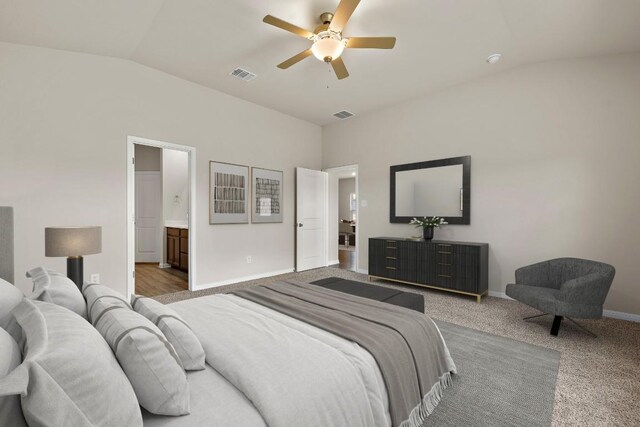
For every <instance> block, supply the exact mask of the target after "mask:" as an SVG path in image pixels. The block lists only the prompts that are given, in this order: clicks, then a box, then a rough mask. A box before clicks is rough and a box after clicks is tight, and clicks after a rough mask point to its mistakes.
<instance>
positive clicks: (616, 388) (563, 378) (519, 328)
mask: <svg viewBox="0 0 640 427" xmlns="http://www.w3.org/2000/svg"><path fill="white" fill-rule="evenodd" d="M331 276H336V277H342V278H345V279H350V280H360V281H367V276H366V275H363V274H359V273H355V272H352V271H347V270H340V269H337V268H320V269H316V270H310V271H306V272H302V273H289V274H284V275H280V276H274V277H269V278H265V279H259V280H253V281H248V282H241V283H237V284H233V285H227V286H221V287H218V288H212V289H206V290H203V291H197V292H190V291H183V292H176V293H173V294H168V295H161V296H159V297H155V298H156V299H157V300H158V301H161V302H163V303H171V302H175V301H180V300H183V299H188V298H196V297H200V296H204V295H210V294H214V293H226V292H231V291H235V290H239V289H242V288H246V287H250V286H255V285H259V284H262V283H268V282H273V281H276V280H283V279H295V280H301V281H306V282H311V281H314V280H319V279H323V278H326V277H331ZM374 283H376V284H378V285H381V286H387V287H391V288H397V289H402V290H405V291H408V292H417V293H422V294H424V295H425V306H426V310H425V311H426V313H427V314H428V315H430V316H431V317H432V318H434V319H436V320H440V321H445V322H450V323H454V324H457V325H461V326H465V327H468V328H473V329H477V330H480V331H483V332H487V333H491V334H495V335H499V336H503V337H507V338H511V339H514V340H519V341H523V342H525V343H529V344H533V345H537V346H542V347H546V348H549V349H552V350H557V351H559V352H560V354H561V357H560V368H559V371H558V379H557V384H556V392H555V399H554V406H553V416H552V423H551V424H552V425H553V426H640V405H638V401H640V324H638V323H633V322H626V321H623V320H616V319H609V318H604V319H600V320H584V321H582V322H581V323H582V324H583V325H584V326H586V327H587V328H589V329H591V330H592V331H593V332H595V333H596V334H597V335H598V338H592V337H591V336H589V335H587V334H585V333H584V332H582V331H580V330H579V329H578V328H577V327H575V326H574V325H572V324H571V323H570V322H563V324H562V328H561V329H560V334H559V336H558V337H553V336H551V335H549V329H550V328H551V317H550V316H546V317H541V318H538V319H535V320H534V321H530V322H525V321H523V320H522V318H523V317H525V316H530V315H533V314H537V313H536V311H535V310H534V309H532V308H530V307H527V306H525V305H523V304H520V303H518V302H516V301H511V300H506V299H501V298H493V297H486V298H483V300H482V303H481V304H477V303H476V302H475V298H470V297H464V296H459V295H456V294H451V293H446V292H441V291H435V290H433V291H432V290H429V289H423V288H418V287H414V286H404V285H399V284H392V283H391V282H384V281H375V282H374ZM496 357H498V358H499V355H496Z"/></svg>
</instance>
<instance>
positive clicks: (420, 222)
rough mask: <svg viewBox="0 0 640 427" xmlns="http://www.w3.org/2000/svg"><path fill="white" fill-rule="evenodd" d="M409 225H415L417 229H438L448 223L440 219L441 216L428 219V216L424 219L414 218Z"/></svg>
mask: <svg viewBox="0 0 640 427" xmlns="http://www.w3.org/2000/svg"><path fill="white" fill-rule="evenodd" d="M409 224H413V225H415V226H416V228H436V227H440V226H441V225H446V224H447V222H446V221H445V220H444V219H443V218H440V217H439V216H432V217H431V218H427V217H426V216H425V217H424V218H419V219H418V218H413V219H412V220H411V221H410V222H409Z"/></svg>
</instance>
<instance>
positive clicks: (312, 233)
mask: <svg viewBox="0 0 640 427" xmlns="http://www.w3.org/2000/svg"><path fill="white" fill-rule="evenodd" d="M327 182H328V174H327V173H326V172H322V171H316V170H311V169H303V168H296V270H297V271H304V270H310V269H312V268H318V267H326V266H327V246H326V245H327Z"/></svg>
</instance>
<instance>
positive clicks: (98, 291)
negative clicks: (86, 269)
mask: <svg viewBox="0 0 640 427" xmlns="http://www.w3.org/2000/svg"><path fill="white" fill-rule="evenodd" d="M82 294H83V295H84V297H85V298H86V300H87V319H89V321H90V322H91V323H93V324H95V323H96V320H97V319H98V317H99V316H100V313H102V312H103V311H104V310H106V309H107V308H109V307H111V306H118V307H125V308H128V309H129V310H133V309H132V308H131V305H130V304H129V303H128V302H127V299H126V298H125V296H124V295H122V294H121V293H120V292H118V291H114V290H113V289H111V288H109V287H107V286H104V285H98V284H97V283H85V284H84V285H83V287H82Z"/></svg>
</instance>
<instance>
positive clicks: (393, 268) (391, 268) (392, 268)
mask: <svg viewBox="0 0 640 427" xmlns="http://www.w3.org/2000/svg"><path fill="white" fill-rule="evenodd" d="M387 269H388V270H395V269H396V268H395V267H387Z"/></svg>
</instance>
